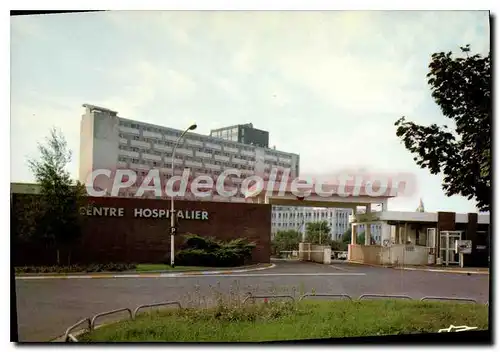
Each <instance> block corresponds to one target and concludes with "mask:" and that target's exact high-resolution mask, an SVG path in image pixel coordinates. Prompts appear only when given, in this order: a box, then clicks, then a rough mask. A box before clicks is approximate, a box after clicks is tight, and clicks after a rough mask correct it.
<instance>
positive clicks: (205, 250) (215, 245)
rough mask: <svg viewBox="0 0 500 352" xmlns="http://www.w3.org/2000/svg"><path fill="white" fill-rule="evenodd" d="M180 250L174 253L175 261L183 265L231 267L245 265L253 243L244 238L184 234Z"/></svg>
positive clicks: (253, 245)
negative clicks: (226, 239) (218, 238)
mask: <svg viewBox="0 0 500 352" xmlns="http://www.w3.org/2000/svg"><path fill="white" fill-rule="evenodd" d="M184 237H185V241H184V244H183V246H182V247H181V250H180V251H178V252H177V253H176V255H175V263H176V264H177V265H184V266H206V267H231V266H241V265H245V264H246V263H247V262H248V260H249V259H250V258H251V256H252V250H253V249H254V248H255V243H253V242H249V241H248V240H247V239H245V238H238V239H234V240H231V241H229V242H223V241H217V240H215V239H214V238H211V237H201V236H198V235H192V234H189V235H185V236H184Z"/></svg>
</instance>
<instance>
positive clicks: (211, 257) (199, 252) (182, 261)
mask: <svg viewBox="0 0 500 352" xmlns="http://www.w3.org/2000/svg"><path fill="white" fill-rule="evenodd" d="M175 262H176V263H177V264H178V265H185V266H216V257H215V254H214V253H210V252H207V251H206V250H203V249H190V248H188V249H182V250H180V251H179V252H177V253H176V255H175Z"/></svg>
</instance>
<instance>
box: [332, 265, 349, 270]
mask: <svg viewBox="0 0 500 352" xmlns="http://www.w3.org/2000/svg"><path fill="white" fill-rule="evenodd" d="M330 266H331V267H332V268H334V269H337V270H340V271H349V269H345V268H341V267H339V266H335V265H330Z"/></svg>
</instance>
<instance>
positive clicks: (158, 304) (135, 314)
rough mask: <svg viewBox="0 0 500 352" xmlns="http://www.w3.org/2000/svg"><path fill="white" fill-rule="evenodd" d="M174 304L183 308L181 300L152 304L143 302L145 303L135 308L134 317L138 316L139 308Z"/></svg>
mask: <svg viewBox="0 0 500 352" xmlns="http://www.w3.org/2000/svg"><path fill="white" fill-rule="evenodd" d="M172 305H176V306H177V307H179V309H181V308H182V306H181V304H180V303H179V302H174V301H169V302H159V303H152V304H143V305H140V306H139V307H137V308H136V309H135V310H134V313H133V314H132V319H135V318H136V317H137V313H138V312H139V310H141V309H143V308H152V307H161V306H172Z"/></svg>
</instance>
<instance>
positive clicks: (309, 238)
mask: <svg viewBox="0 0 500 352" xmlns="http://www.w3.org/2000/svg"><path fill="white" fill-rule="evenodd" d="M330 233H331V228H330V225H328V222H327V221H316V222H309V223H307V224H306V242H308V243H313V244H325V245H328V244H331V234H330Z"/></svg>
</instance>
